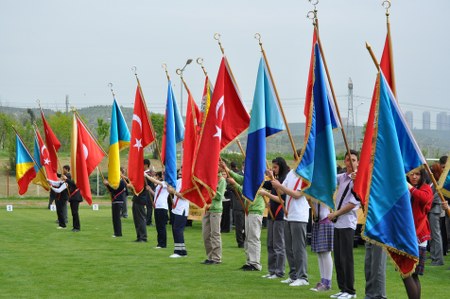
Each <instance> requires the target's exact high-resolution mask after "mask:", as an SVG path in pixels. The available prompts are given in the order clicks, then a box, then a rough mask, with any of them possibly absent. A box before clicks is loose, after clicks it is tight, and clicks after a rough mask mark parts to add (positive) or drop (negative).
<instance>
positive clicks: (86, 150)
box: [83, 143, 89, 160]
mask: <svg viewBox="0 0 450 299" xmlns="http://www.w3.org/2000/svg"><path fill="white" fill-rule="evenodd" d="M83 152H84V160H87V158H88V157H89V150H88V148H87V147H86V145H85V144H84V143H83Z"/></svg>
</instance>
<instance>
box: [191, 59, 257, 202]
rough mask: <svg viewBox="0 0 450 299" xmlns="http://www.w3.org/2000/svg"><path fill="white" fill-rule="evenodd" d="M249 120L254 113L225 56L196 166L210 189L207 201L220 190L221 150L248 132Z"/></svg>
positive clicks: (199, 177) (199, 178)
mask: <svg viewBox="0 0 450 299" xmlns="http://www.w3.org/2000/svg"><path fill="white" fill-rule="evenodd" d="M249 123H250V116H249V114H248V113H247V111H246V109H245V107H244V104H243V103H242V101H241V98H240V95H239V91H238V90H237V85H236V82H235V81H234V78H233V76H232V74H231V70H230V67H229V65H228V62H227V60H226V58H225V57H223V58H222V62H221V63H220V68H219V73H218V74H217V79H216V84H215V87H214V92H213V96H212V99H211V104H210V107H209V111H208V114H207V115H206V119H205V122H204V126H203V130H202V133H201V136H200V140H199V143H198V148H197V153H196V155H195V159H194V167H193V168H194V171H193V176H194V180H195V181H196V182H198V183H199V184H201V185H202V186H203V187H205V188H206V189H207V191H208V194H207V197H206V198H205V200H206V203H210V202H211V199H212V197H214V195H215V193H216V188H217V182H218V174H217V173H218V168H219V155H220V151H221V150H222V149H223V148H224V147H225V146H227V145H228V144H229V143H230V142H231V141H233V140H234V139H235V138H236V137H237V136H239V135H240V134H241V133H242V132H243V131H245V130H246V129H247V128H248V126H249Z"/></svg>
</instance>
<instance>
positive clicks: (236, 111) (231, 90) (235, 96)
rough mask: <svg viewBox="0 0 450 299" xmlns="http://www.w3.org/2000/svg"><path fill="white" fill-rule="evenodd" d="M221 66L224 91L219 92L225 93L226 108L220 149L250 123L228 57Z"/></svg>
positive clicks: (213, 107) (223, 59) (224, 58)
mask: <svg viewBox="0 0 450 299" xmlns="http://www.w3.org/2000/svg"><path fill="white" fill-rule="evenodd" d="M220 68H221V69H223V78H222V79H221V80H223V85H222V86H223V92H220V91H219V93H222V94H223V95H224V108H225V110H224V111H223V112H224V115H223V123H222V128H223V130H222V140H221V144H220V149H223V148H224V147H226V146H227V145H228V144H229V143H230V142H232V141H233V140H234V139H235V138H237V137H238V136H239V135H240V134H241V133H242V132H244V131H245V130H247V128H248V126H249V125H250V115H249V114H248V112H247V110H246V109H245V106H244V103H243V102H242V100H241V96H240V94H239V89H238V87H237V84H236V82H235V80H234V77H233V73H232V72H231V68H230V66H229V64H228V61H227V59H226V57H223V58H222V63H221V65H220ZM220 72H221V70H219V73H220ZM217 80H219V76H218V77H217ZM217 84H218V82H216V88H217ZM214 91H215V90H214ZM214 93H215V92H214ZM214 93H213V97H214ZM219 104H220V103H219ZM211 107H212V109H213V110H214V109H216V111H217V107H215V106H213V105H212V104H211Z"/></svg>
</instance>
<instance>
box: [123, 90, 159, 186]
mask: <svg viewBox="0 0 450 299" xmlns="http://www.w3.org/2000/svg"><path fill="white" fill-rule="evenodd" d="M154 140H155V136H154V134H153V131H152V128H151V125H150V120H149V118H148V112H147V106H146V105H145V102H144V100H143V96H142V91H141V86H140V85H139V83H138V87H137V89H136V97H135V101H134V110H133V121H132V124H131V139H130V152H129V154H128V179H129V180H130V183H131V184H132V185H133V187H134V189H135V192H136V193H137V194H139V193H141V192H142V190H143V189H144V186H145V181H144V148H145V147H146V146H147V145H149V144H151V143H152V142H153V141H154Z"/></svg>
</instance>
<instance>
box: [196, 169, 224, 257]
mask: <svg viewBox="0 0 450 299" xmlns="http://www.w3.org/2000/svg"><path fill="white" fill-rule="evenodd" d="M218 176H219V182H218V183H217V189H216V195H215V196H214V197H213V199H212V201H211V204H207V205H206V207H205V215H204V216H203V219H202V234H203V243H204V245H205V251H206V256H207V259H206V260H204V261H203V262H202V264H205V265H214V264H220V263H221V262H222V238H221V235H220V220H221V218H222V200H223V198H224V194H225V189H226V186H227V183H226V181H225V179H224V178H223V177H222V174H221V172H220V171H219V173H218Z"/></svg>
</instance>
